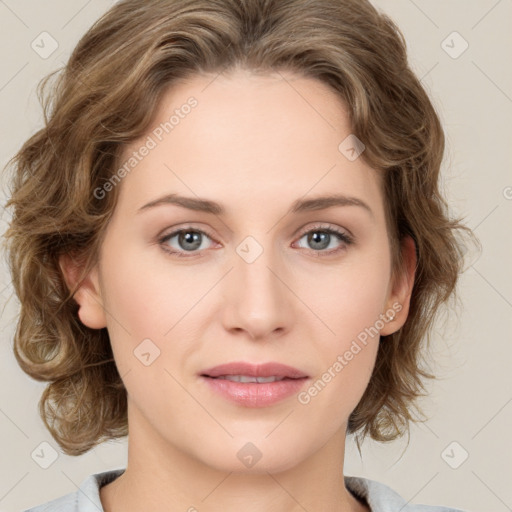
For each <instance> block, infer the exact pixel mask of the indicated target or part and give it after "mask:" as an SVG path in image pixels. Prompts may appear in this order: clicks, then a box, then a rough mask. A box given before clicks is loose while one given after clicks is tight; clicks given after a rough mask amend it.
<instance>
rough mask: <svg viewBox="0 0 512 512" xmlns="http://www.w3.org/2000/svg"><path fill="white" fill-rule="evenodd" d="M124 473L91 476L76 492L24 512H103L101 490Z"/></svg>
mask: <svg viewBox="0 0 512 512" xmlns="http://www.w3.org/2000/svg"><path fill="white" fill-rule="evenodd" d="M124 471H125V470H124V469H114V470H111V471H104V472H103V473H96V474H94V475H90V476H88V477H87V478H86V479H85V480H84V481H83V482H82V483H81V484H80V487H79V489H77V490H76V491H74V492H70V493H69V494H66V495H64V496H60V497H59V498H56V499H54V500H52V501H48V502H47V503H43V504H42V505H38V506H36V507H33V508H30V509H28V510H25V511H24V512H103V506H102V504H101V500H100V488H101V487H102V486H103V485H106V484H108V483H110V482H112V481H113V480H115V479H116V478H117V477H118V476H120V475H121V474H122V473H124Z"/></svg>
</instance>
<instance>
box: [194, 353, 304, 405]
mask: <svg viewBox="0 0 512 512" xmlns="http://www.w3.org/2000/svg"><path fill="white" fill-rule="evenodd" d="M199 377H200V378H201V379H203V382H205V383H206V384H207V385H208V386H207V387H208V388H209V389H210V390H211V391H213V392H215V393H216V394H218V395H219V396H222V397H223V398H224V399H226V400H228V401H230V402H231V403H234V404H236V405H238V406H243V407H268V406H271V405H274V404H277V403H279V402H281V401H282V400H285V399H287V398H289V397H291V396H293V395H294V394H296V393H298V392H299V391H300V390H301V389H302V388H303V387H304V386H305V381H307V380H309V376H308V375H307V374H306V373H304V372H302V371H301V370H299V369H297V368H294V367H292V366H288V365H283V364H281V363H265V364H251V363H245V362H234V363H227V364H223V365H220V366H215V367H213V368H209V369H207V370H204V371H203V372H201V373H200V374H199Z"/></svg>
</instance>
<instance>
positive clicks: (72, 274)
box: [59, 254, 107, 329]
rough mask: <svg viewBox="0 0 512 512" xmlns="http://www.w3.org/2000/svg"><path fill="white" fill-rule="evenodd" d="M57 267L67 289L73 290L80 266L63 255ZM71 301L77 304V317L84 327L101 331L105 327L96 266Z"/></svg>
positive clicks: (84, 279)
mask: <svg viewBox="0 0 512 512" xmlns="http://www.w3.org/2000/svg"><path fill="white" fill-rule="evenodd" d="M59 266H60V269H61V271H62V275H63V277H64V280H65V282H66V285H67V287H68V289H69V290H72V289H74V288H75V286H76V285H77V284H78V280H79V277H80V271H81V270H82V266H81V264H80V263H79V262H78V260H77V259H75V258H73V256H71V255H69V254H63V255H61V256H60V257H59ZM73 299H74V300H75V302H76V303H77V304H78V317H79V318H80V321H81V322H82V323H83V324H84V325H85V326H87V327H90V328H91V329H102V328H103V327H106V326H107V322H106V315H105V309H104V307H103V299H102V296H101V289H100V286H99V276H98V268H97V266H94V267H93V268H92V269H91V271H90V272H89V273H88V274H87V275H86V276H85V277H84V278H83V279H82V281H81V282H80V283H79V285H78V287H77V289H76V291H75V293H74V295H73Z"/></svg>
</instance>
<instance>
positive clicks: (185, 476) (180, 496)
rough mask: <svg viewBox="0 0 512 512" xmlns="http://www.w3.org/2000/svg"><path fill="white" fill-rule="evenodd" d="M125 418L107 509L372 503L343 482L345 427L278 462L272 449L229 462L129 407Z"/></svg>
mask: <svg viewBox="0 0 512 512" xmlns="http://www.w3.org/2000/svg"><path fill="white" fill-rule="evenodd" d="M130 415H131V418H130ZM129 425H130V438H129V443H128V464H127V467H126V471H125V472H124V473H123V474H122V475H121V476H120V477H118V478H117V479H116V480H114V481H113V482H111V483H110V484H108V485H106V486H104V487H102V488H101V489H100V498H101V502H102V504H103V508H104V511H105V512H121V511H123V512H135V511H138V510H152V511H153V512H164V511H166V512H167V511H169V510H183V511H187V512H197V511H200V512H202V511H207V510H209V511H218V510H222V511H231V510H244V512H260V511H261V510H265V511H268V512H295V511H297V512H299V511H300V512H303V511H304V510H308V512H316V511H318V512H320V511H322V512H324V511H326V510H328V511H332V512H365V511H369V508H368V507H367V505H364V504H363V503H362V502H360V501H358V500H357V499H356V498H355V497H354V496H353V495H352V494H351V493H350V492H349V491H348V490H347V489H346V488H345V484H344V479H343V462H344V454H345V432H342V431H340V432H336V433H335V434H334V435H333V436H332V437H331V438H329V440H328V441H327V442H326V443H325V444H324V445H323V446H320V447H313V451H312V453H311V455H310V456H309V457H307V458H306V459H305V460H302V461H301V462H300V463H299V464H295V465H292V466H291V467H286V466H285V465H281V467H278V466H279V465H278V464H276V463H275V461H273V460H271V457H268V458H267V461H266V462H265V454H262V457H261V459H260V460H259V461H258V462H256V463H255V464H254V466H252V467H250V468H247V469H245V468H244V466H243V465H242V464H241V463H240V462H239V460H238V459H234V461H228V462H227V464H228V465H227V467H226V468H219V467H213V465H211V464H205V462H204V461H203V460H202V457H201V450H200V449H198V450H197V451H196V453H191V452H190V451H184V450H182V449H180V448H179V447H177V446H176V445H172V444H170V443H169V441H168V440H164V439H163V438H162V437H161V436H159V435H156V434H155V432H154V430H152V429H151V427H150V425H149V423H147V422H146V421H145V420H144V418H143V417H142V416H141V415H140V413H139V412H136V411H134V410H133V409H132V410H131V411H130V408H129ZM134 425H136V428H134ZM245 444H246V442H242V443H241V446H243V445H245ZM235 462H236V464H235ZM281 462H282V461H281ZM229 463H231V464H232V466H230V465H229ZM282 464H283V462H282ZM230 467H232V468H233V469H231V470H230ZM241 468H242V469H241Z"/></svg>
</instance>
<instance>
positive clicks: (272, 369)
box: [200, 361, 308, 379]
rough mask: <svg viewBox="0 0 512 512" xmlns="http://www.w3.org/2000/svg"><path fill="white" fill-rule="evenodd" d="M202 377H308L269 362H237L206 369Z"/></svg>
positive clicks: (302, 373) (291, 368)
mask: <svg viewBox="0 0 512 512" xmlns="http://www.w3.org/2000/svg"><path fill="white" fill-rule="evenodd" d="M200 375H201V376H203V377H212V378H217V377H223V376H226V375H246V376H250V377H279V378H287V379H302V378H306V377H308V375H307V374H306V373H304V372H303V371H301V370H299V369H298V368H294V367H292V366H288V365H285V364H281V363H277V362H270V363H264V364H254V363H246V362H243V361H237V362H232V363H226V364H221V365H219V366H214V367H212V368H207V369H206V370H203V371H202V372H200Z"/></svg>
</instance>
